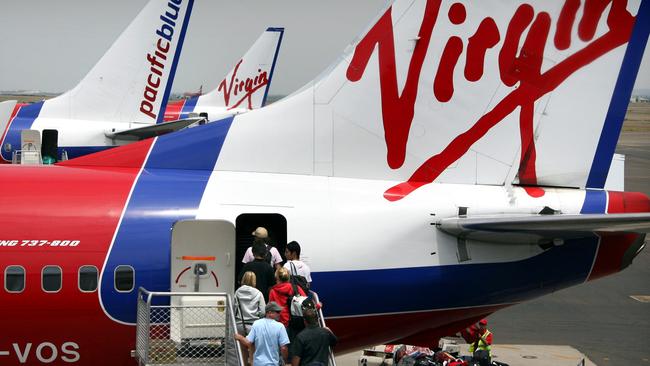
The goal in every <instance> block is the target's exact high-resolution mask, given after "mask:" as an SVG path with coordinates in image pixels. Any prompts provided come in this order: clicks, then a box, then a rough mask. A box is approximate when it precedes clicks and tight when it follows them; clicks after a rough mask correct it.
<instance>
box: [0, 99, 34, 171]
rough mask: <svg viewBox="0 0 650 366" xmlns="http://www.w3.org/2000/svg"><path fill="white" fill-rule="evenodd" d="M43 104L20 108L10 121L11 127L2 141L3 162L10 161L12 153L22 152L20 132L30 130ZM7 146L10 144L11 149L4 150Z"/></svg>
mask: <svg viewBox="0 0 650 366" xmlns="http://www.w3.org/2000/svg"><path fill="white" fill-rule="evenodd" d="M43 103H45V101H41V102H38V103H34V104H30V105H26V106H23V107H21V108H20V110H19V111H18V113H17V114H16V116H15V117H14V119H13V120H12V121H11V125H9V127H7V129H8V130H7V135H6V136H5V139H4V140H3V141H2V158H3V159H4V160H6V161H11V158H12V155H13V152H14V151H17V150H22V147H21V146H20V132H21V131H22V130H29V129H30V128H32V125H33V124H34V121H35V120H36V118H37V117H38V115H39V114H40V113H41V108H43ZM7 144H11V149H5V146H6V145H7Z"/></svg>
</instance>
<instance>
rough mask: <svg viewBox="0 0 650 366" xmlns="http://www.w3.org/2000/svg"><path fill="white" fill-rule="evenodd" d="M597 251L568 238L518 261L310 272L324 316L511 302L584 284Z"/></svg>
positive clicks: (588, 242)
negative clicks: (555, 245)
mask: <svg viewBox="0 0 650 366" xmlns="http://www.w3.org/2000/svg"><path fill="white" fill-rule="evenodd" d="M596 248H597V245H596V243H594V242H593V240H591V239H586V240H582V239H581V240H568V241H567V242H566V243H564V244H563V245H561V246H558V247H553V248H551V249H548V250H546V251H545V252H543V253H541V254H539V255H536V256H534V257H531V258H528V259H525V260H521V261H516V262H506V263H484V264H465V265H449V266H436V267H417V268H399V269H379V270H364V271H339V272H314V273H312V279H313V282H312V283H313V287H314V290H315V291H316V292H318V295H319V298H320V299H321V301H323V303H324V304H325V306H323V311H324V313H325V315H326V316H328V317H330V316H350V315H360V314H381V313H392V312H410V311H419V310H430V309H449V308H459V307H469V306H481V305H490V304H503V303H512V302H520V301H524V300H528V299H531V298H535V297H538V296H542V295H545V294H548V293H551V292H553V291H557V290H559V289H562V288H565V287H569V286H572V285H576V284H579V283H582V282H584V281H585V280H586V278H587V276H588V275H589V271H590V270H591V265H592V263H593V259H594V256H595V255H596ZM360 260H361V259H360ZM387 260H389V259H387Z"/></svg>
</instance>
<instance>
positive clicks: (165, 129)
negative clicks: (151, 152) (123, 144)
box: [105, 117, 205, 141]
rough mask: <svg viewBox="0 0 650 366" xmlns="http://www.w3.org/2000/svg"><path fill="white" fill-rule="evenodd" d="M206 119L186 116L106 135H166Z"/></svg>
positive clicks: (120, 137)
mask: <svg viewBox="0 0 650 366" xmlns="http://www.w3.org/2000/svg"><path fill="white" fill-rule="evenodd" d="M204 119H205V118H203V117H191V118H184V119H179V120H176V121H170V122H165V123H159V124H156V125H146V126H144V127H138V128H132V129H129V130H122V131H110V132H106V133H105V135H106V137H108V138H111V139H115V140H125V141H139V140H144V139H147V138H150V137H156V136H160V135H164V134H166V133H170V132H174V131H178V130H182V129H183V128H185V127H188V126H190V125H193V124H194V123H197V122H200V121H201V120H204Z"/></svg>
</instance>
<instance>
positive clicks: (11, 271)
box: [5, 266, 25, 292]
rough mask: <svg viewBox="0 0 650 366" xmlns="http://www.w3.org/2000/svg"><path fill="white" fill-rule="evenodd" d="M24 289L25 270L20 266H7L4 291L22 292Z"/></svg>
mask: <svg viewBox="0 0 650 366" xmlns="http://www.w3.org/2000/svg"><path fill="white" fill-rule="evenodd" d="M24 289H25V269H24V268H23V267H21V266H9V267H7V268H6V269H5V290H7V292H22V291H23V290H24Z"/></svg>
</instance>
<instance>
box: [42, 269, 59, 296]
mask: <svg viewBox="0 0 650 366" xmlns="http://www.w3.org/2000/svg"><path fill="white" fill-rule="evenodd" d="M41 278H42V285H43V291H45V292H58V291H59V290H61V267H59V266H45V267H43V272H42V276H41Z"/></svg>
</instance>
